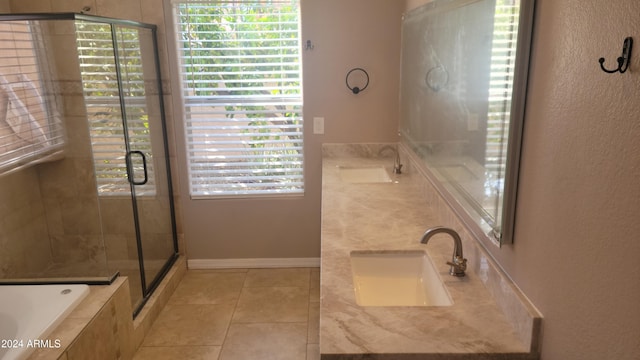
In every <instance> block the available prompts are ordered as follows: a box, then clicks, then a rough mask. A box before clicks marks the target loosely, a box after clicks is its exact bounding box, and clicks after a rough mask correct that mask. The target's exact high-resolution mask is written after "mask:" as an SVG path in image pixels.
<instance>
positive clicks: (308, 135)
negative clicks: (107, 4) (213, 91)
mask: <svg viewBox="0 0 640 360" xmlns="http://www.w3.org/2000/svg"><path fill="white" fill-rule="evenodd" d="M401 5H402V4H401V2H399V1H389V0H349V1H345V0H302V3H301V7H302V37H303V40H304V41H306V40H311V42H312V44H313V45H314V49H313V50H308V51H305V52H304V53H303V61H304V63H303V66H304V70H303V71H304V118H305V121H306V123H305V130H304V131H305V149H304V151H305V161H306V167H305V178H306V183H305V189H306V191H305V194H304V196H303V197H292V198H286V199H261V200H246V199H233V200H190V199H188V196H183V197H182V208H183V212H184V231H185V238H186V241H187V255H188V256H189V258H190V259H238V258H313V257H319V256H320V206H321V204H320V189H321V165H322V164H321V144H322V143H323V142H392V141H397V135H396V133H397V121H396V117H397V115H396V114H397V108H398V74H399V54H400V47H399V42H398V39H399V37H400V12H401ZM167 16H170V13H168V15H167ZM354 67H361V68H364V69H366V70H367V72H368V73H369V76H370V85H369V87H368V88H367V89H366V90H365V91H363V92H362V93H360V94H359V95H357V96H356V95H353V94H352V93H351V92H350V91H349V89H347V87H346V84H345V76H346V74H347V72H348V71H349V70H350V69H352V68H354ZM173 75H175V74H173ZM174 84H175V83H174ZM178 107H179V104H178V106H176V107H175V108H176V109H177V108H178ZM176 114H177V113H176ZM318 116H321V117H324V118H325V131H326V132H325V135H314V134H313V133H312V130H313V129H312V124H313V121H312V119H313V117H318ZM175 118H176V119H178V118H180V116H179V115H175ZM176 127H177V128H178V131H177V133H176V139H177V142H178V151H179V153H180V155H181V156H184V154H183V151H182V149H184V142H183V140H182V131H183V129H182V125H181V124H178V123H177V122H176ZM180 163H181V167H180V180H181V184H180V192H181V193H182V194H188V188H187V183H186V171H187V170H186V167H185V163H186V161H185V160H182V159H181V161H180Z"/></svg>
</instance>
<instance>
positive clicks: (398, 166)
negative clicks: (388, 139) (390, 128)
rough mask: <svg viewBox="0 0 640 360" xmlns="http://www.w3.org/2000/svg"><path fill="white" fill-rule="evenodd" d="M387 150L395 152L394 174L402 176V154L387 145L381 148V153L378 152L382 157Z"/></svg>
mask: <svg viewBox="0 0 640 360" xmlns="http://www.w3.org/2000/svg"><path fill="white" fill-rule="evenodd" d="M385 150H391V151H393V152H394V154H396V157H395V159H393V173H394V174H402V164H401V163H400V152H399V151H398V149H397V148H394V147H393V146H391V145H385V146H383V147H381V148H380V151H378V155H380V154H381V153H382V152H383V151H385Z"/></svg>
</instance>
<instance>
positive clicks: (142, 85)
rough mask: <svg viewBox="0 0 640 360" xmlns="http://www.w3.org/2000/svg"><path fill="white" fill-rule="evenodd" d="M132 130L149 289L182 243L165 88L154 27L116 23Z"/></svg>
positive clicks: (131, 156)
mask: <svg viewBox="0 0 640 360" xmlns="http://www.w3.org/2000/svg"><path fill="white" fill-rule="evenodd" d="M114 34H115V37H114V38H115V39H116V48H117V49H118V50H117V61H118V63H119V66H120V72H119V77H120V78H119V80H120V81H119V83H120V87H121V90H120V92H121V101H122V103H123V117H124V120H125V121H124V126H125V130H126V133H127V142H128V144H127V145H128V152H127V158H126V160H127V166H128V167H129V182H130V184H131V189H132V194H133V206H134V208H135V213H136V216H135V218H136V223H137V233H138V239H139V241H138V244H137V249H138V253H139V255H140V268H141V269H142V271H141V283H142V284H141V285H142V288H143V291H144V294H145V295H146V294H148V293H149V292H150V291H151V290H152V289H153V288H154V287H155V286H156V285H157V282H158V281H159V280H160V278H161V276H162V273H163V271H166V270H167V269H168V264H169V260H171V259H172V258H173V257H174V256H175V254H176V252H177V249H176V248H175V241H174V239H175V238H176V233H175V222H174V216H173V203H172V194H171V183H170V178H169V175H168V174H169V171H168V157H167V149H166V143H165V140H164V139H166V136H164V132H165V129H164V123H163V118H164V116H163V115H164V114H163V104H162V100H161V99H162V98H161V96H162V91H161V89H160V88H159V84H160V82H159V76H158V71H157V69H158V67H157V58H156V44H155V36H154V34H153V31H152V30H151V29H147V28H133V27H127V26H123V25H114Z"/></svg>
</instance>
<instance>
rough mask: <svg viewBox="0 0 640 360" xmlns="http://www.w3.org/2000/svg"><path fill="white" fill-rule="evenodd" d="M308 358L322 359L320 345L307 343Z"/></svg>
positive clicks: (313, 359) (308, 359)
mask: <svg viewBox="0 0 640 360" xmlns="http://www.w3.org/2000/svg"><path fill="white" fill-rule="evenodd" d="M306 360H320V345H318V344H308V345H307V359H306Z"/></svg>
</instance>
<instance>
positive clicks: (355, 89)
mask: <svg viewBox="0 0 640 360" xmlns="http://www.w3.org/2000/svg"><path fill="white" fill-rule="evenodd" d="M354 71H361V72H362V73H364V76H366V78H367V81H366V83H365V84H364V86H363V87H362V88H360V87H357V86H354V87H351V85H349V75H351V73H352V72H354ZM345 81H346V83H347V87H348V88H349V90H351V91H352V92H353V93H354V94H356V95H357V94H358V93H359V92H361V91H362V90H364V89H366V88H367V86H369V74H368V73H367V72H366V71H365V70H364V69H363V68H353V69H351V70H350V71H349V72H348V73H347V76H346V78H345Z"/></svg>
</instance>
